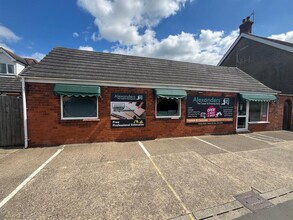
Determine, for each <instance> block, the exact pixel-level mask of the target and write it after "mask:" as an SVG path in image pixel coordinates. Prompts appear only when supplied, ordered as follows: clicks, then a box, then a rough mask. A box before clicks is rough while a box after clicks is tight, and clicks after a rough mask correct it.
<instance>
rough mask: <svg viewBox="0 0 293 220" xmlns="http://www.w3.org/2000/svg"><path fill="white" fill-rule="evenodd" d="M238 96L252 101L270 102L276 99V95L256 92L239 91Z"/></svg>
mask: <svg viewBox="0 0 293 220" xmlns="http://www.w3.org/2000/svg"><path fill="white" fill-rule="evenodd" d="M240 98H241V99H244V100H247V101H254V102H272V101H275V100H276V99H277V97H276V96H274V95H272V94H266V93H262V94H257V93H240Z"/></svg>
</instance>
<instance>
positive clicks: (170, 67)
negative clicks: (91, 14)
mask: <svg viewBox="0 0 293 220" xmlns="http://www.w3.org/2000/svg"><path fill="white" fill-rule="evenodd" d="M20 75H21V76H24V77H25V78H26V80H27V81H31V82H51V83H58V82H66V83H76V84H78V83H89V84H96V85H100V86H120V87H142V88H173V89H186V90H197V91H222V92H244V91H247V92H266V93H276V91H275V90H272V89H270V88H268V87H267V86H265V85H263V84H262V83H260V82H259V81H257V80H255V79H254V78H252V77H251V76H249V75H248V74H246V73H245V72H243V71H242V70H240V69H238V68H236V67H219V66H211V65H204V64H196V63H188V62H179V61H171V60H164V59H156V58H146V57H138V56H129V55H120V54H111V53H101V52H92V51H82V50H76V49H68V48H62V47H57V48H54V49H53V50H52V51H51V52H50V53H49V54H48V55H47V56H45V58H44V59H43V60H42V61H41V62H39V63H38V64H36V65H34V66H33V67H29V68H27V69H25V70H24V71H23V72H22V73H21V74H20Z"/></svg>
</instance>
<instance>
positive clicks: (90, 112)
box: [61, 96, 98, 119]
mask: <svg viewBox="0 0 293 220" xmlns="http://www.w3.org/2000/svg"><path fill="white" fill-rule="evenodd" d="M97 118H98V99H97V97H74V96H61V119H97Z"/></svg>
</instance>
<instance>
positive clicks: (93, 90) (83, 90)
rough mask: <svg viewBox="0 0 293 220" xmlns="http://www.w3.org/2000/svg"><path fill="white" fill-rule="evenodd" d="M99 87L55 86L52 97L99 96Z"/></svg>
mask: <svg viewBox="0 0 293 220" xmlns="http://www.w3.org/2000/svg"><path fill="white" fill-rule="evenodd" d="M100 94H101V88H100V86H92V85H75V84H55V86H54V95H65V96H76V97H78V96H82V97H85V96H100Z"/></svg>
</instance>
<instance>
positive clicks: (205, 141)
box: [193, 136, 234, 154]
mask: <svg viewBox="0 0 293 220" xmlns="http://www.w3.org/2000/svg"><path fill="white" fill-rule="evenodd" d="M193 138H195V139H197V140H199V141H201V142H204V143H206V144H208V145H211V146H213V147H215V148H218V149H219V150H222V151H225V152H226V153H231V154H234V153H233V152H231V151H228V150H226V149H224V148H221V147H219V146H217V145H214V144H212V143H210V142H208V141H205V140H203V139H201V138H199V137H195V136H194V137H193Z"/></svg>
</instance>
